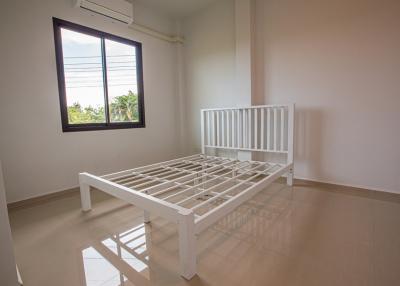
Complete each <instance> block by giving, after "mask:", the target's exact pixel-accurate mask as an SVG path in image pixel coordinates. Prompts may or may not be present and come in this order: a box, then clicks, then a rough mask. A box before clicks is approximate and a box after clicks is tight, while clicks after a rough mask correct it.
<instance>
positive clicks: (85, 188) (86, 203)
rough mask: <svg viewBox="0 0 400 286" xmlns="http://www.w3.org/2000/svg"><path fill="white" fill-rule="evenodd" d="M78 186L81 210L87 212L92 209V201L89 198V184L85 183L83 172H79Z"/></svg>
mask: <svg viewBox="0 0 400 286" xmlns="http://www.w3.org/2000/svg"><path fill="white" fill-rule="evenodd" d="M79 187H80V191H81V205H82V210H83V211H85V212H87V211H90V210H91V209H92V201H91V198H90V186H89V185H88V184H86V183H85V174H84V173H82V174H79Z"/></svg>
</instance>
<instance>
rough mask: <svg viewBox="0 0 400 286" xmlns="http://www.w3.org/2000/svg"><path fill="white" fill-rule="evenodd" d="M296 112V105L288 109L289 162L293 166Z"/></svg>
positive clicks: (291, 105)
mask: <svg viewBox="0 0 400 286" xmlns="http://www.w3.org/2000/svg"><path fill="white" fill-rule="evenodd" d="M294 111H295V105H294V104H290V105H289V107H288V156H287V162H288V163H289V164H290V163H292V164H293V159H294V158H293V154H294V124H295V121H294V120H295V118H294Z"/></svg>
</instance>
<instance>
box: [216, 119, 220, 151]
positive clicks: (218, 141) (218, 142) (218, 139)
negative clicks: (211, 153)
mask: <svg viewBox="0 0 400 286" xmlns="http://www.w3.org/2000/svg"><path fill="white" fill-rule="evenodd" d="M216 113H217V114H216V115H217V146H220V145H219V144H220V138H219V130H220V128H219V111H217V112H216Z"/></svg>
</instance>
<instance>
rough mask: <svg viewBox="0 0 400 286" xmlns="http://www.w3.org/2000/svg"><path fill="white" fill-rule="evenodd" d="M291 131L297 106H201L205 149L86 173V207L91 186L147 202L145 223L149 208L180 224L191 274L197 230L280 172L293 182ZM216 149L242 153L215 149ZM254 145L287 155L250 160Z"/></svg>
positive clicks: (184, 269)
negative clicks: (232, 155) (224, 154)
mask: <svg viewBox="0 0 400 286" xmlns="http://www.w3.org/2000/svg"><path fill="white" fill-rule="evenodd" d="M293 138H294V105H263V106H251V107H244V108H219V109H203V110H201V147H202V154H198V155H193V156H189V157H184V158H180V159H175V160H171V161H167V162H161V163H157V164H153V165H149V166H145V167H139V168H135V169H130V170H125V171H121V172H117V173H113V174H108V175H104V176H95V175H92V174H89V173H81V174H79V182H80V191H81V201H82V209H83V210H84V211H89V210H90V209H91V199H90V187H94V188H96V189H99V190H101V191H103V192H106V193H108V194H110V195H112V196H114V197H117V198H120V199H122V200H124V201H126V202H129V203H131V204H133V205H135V206H137V207H139V208H141V209H143V210H144V221H145V222H146V223H149V222H150V214H152V215H157V216H161V217H163V218H165V219H167V220H169V221H171V222H175V223H177V224H178V232H179V255H180V267H181V275H182V276H183V277H184V278H186V279H191V278H192V277H193V276H194V275H196V235H197V234H198V233H200V232H201V231H203V230H205V229H206V228H208V227H209V226H211V225H212V224H214V223H215V222H217V221H218V220H219V219H221V218H222V217H224V216H225V215H227V214H228V213H230V212H231V211H232V210H234V209H235V208H237V207H238V206H239V205H241V204H243V203H244V202H246V201H247V200H249V199H250V198H251V197H253V196H254V195H255V194H257V193H258V192H260V191H261V190H263V189H265V188H266V187H267V186H268V185H269V184H271V183H272V182H273V181H274V180H276V179H277V178H279V177H281V176H282V175H285V174H287V184H288V185H292V182H293V145H294V144H293V143H294V142H293ZM222 150H224V151H222ZM210 152H213V154H214V155H213V156H211V155H209V153H210ZM219 152H230V153H236V154H238V157H237V158H227V157H221V156H215V153H219ZM255 152H261V154H262V153H267V154H273V153H277V154H279V155H278V157H280V158H281V160H282V157H283V158H284V161H283V163H282V161H280V163H276V162H271V161H268V162H259V161H252V160H249V159H251V154H255ZM243 154H244V155H245V156H243ZM249 154H250V155H249ZM242 158H247V159H246V160H243V159H242Z"/></svg>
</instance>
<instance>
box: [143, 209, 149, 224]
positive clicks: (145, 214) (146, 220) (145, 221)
mask: <svg viewBox="0 0 400 286" xmlns="http://www.w3.org/2000/svg"><path fill="white" fill-rule="evenodd" d="M143 222H144V223H150V213H149V212H148V211H143Z"/></svg>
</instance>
